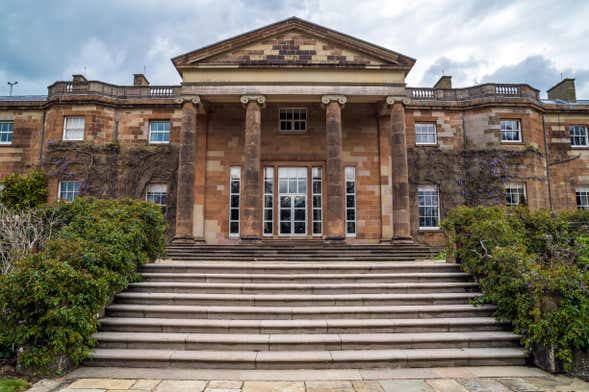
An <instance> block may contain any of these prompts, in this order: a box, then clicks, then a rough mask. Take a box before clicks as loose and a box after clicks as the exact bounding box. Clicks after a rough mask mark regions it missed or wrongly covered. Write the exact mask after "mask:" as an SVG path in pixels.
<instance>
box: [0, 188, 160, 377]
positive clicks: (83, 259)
mask: <svg viewBox="0 0 589 392" xmlns="http://www.w3.org/2000/svg"><path fill="white" fill-rule="evenodd" d="M54 208H55V210H56V211H57V214H58V215H59V216H60V217H61V219H62V220H63V221H64V222H65V224H64V226H63V228H62V229H61V230H60V231H59V232H58V233H57V234H56V236H55V239H53V240H50V241H48V242H47V243H46V246H45V249H44V251H43V252H40V253H37V254H34V255H32V256H29V257H27V258H25V259H24V260H21V261H19V262H17V263H16V265H15V267H14V270H13V272H12V273H10V274H7V275H4V276H2V277H0V317H1V318H2V319H3V320H4V321H5V322H4V323H3V325H4V328H2V327H0V339H2V337H3V339H4V341H5V342H9V343H10V344H11V345H12V349H13V350H15V351H16V350H18V351H19V355H18V362H19V365H21V366H23V367H25V368H29V369H35V370H37V371H38V372H40V373H47V372H56V371H57V372H59V371H60V370H63V369H62V367H63V366H61V365H60V366H58V367H57V368H56V367H55V364H56V360H59V361H61V362H65V363H68V364H71V365H74V366H75V365H78V364H80V363H81V362H82V361H83V360H84V359H86V358H87V356H88V353H89V351H90V349H91V348H92V347H93V345H94V341H93V339H92V334H93V333H94V332H96V330H97V327H98V317H100V315H101V313H102V312H103V310H104V308H105V306H106V305H107V304H108V303H109V302H110V301H111V299H112V297H113V296H114V294H116V293H117V292H119V291H121V290H123V289H124V288H126V287H127V285H128V284H129V282H131V281H133V280H135V279H136V277H137V275H136V270H137V267H138V266H139V265H141V264H143V263H145V262H147V261H148V260H153V259H155V258H157V257H159V256H161V254H162V252H163V248H164V239H163V238H164V230H165V225H164V221H163V216H162V214H161V211H160V210H159V208H158V207H157V206H154V205H153V204H151V203H146V202H143V201H137V200H97V199H92V198H88V199H85V198H78V199H76V200H75V201H74V202H72V203H70V204H58V205H56V206H55V207H54ZM5 346H6V344H5ZM64 359H65V360H64Z"/></svg>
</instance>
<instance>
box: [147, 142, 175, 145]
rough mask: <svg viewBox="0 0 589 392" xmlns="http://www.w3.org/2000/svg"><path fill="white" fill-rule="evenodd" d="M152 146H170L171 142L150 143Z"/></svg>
mask: <svg viewBox="0 0 589 392" xmlns="http://www.w3.org/2000/svg"><path fill="white" fill-rule="evenodd" d="M148 144H150V145H156V146H157V145H162V144H170V142H149V143H148Z"/></svg>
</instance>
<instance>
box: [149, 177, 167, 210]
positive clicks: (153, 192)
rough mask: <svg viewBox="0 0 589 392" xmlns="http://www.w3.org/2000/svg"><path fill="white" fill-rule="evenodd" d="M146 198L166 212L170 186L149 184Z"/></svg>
mask: <svg viewBox="0 0 589 392" xmlns="http://www.w3.org/2000/svg"><path fill="white" fill-rule="evenodd" d="M145 200H147V201H150V202H152V203H155V204H157V205H158V206H160V208H161V209H162V212H164V213H165V212H166V207H167V205H168V186H167V185H166V184H149V185H147V191H146V192H145Z"/></svg>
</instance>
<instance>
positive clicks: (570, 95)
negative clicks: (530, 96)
mask: <svg viewBox="0 0 589 392" xmlns="http://www.w3.org/2000/svg"><path fill="white" fill-rule="evenodd" d="M548 99H561V100H563V101H568V102H575V101H576V100H577V92H576V90H575V79H571V78H567V79H563V80H562V81H560V82H559V83H557V84H556V85H555V86H553V87H552V88H550V89H549V90H548Z"/></svg>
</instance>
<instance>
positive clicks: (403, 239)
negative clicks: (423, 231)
mask: <svg viewBox="0 0 589 392" xmlns="http://www.w3.org/2000/svg"><path fill="white" fill-rule="evenodd" d="M391 242H392V243H393V244H414V243H415V240H414V239H413V237H393V239H392V240H391Z"/></svg>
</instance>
